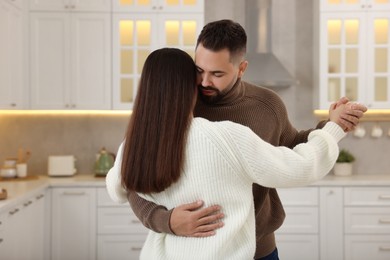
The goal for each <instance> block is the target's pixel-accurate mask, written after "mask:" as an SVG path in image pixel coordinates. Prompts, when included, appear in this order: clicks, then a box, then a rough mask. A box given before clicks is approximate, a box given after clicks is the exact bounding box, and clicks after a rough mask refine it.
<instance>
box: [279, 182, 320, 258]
mask: <svg viewBox="0 0 390 260" xmlns="http://www.w3.org/2000/svg"><path fill="white" fill-rule="evenodd" d="M278 194H279V197H280V200H281V201H282V204H283V207H284V210H285V212H286V219H285V221H284V223H283V225H282V226H281V227H280V228H279V229H278V230H277V232H276V244H277V247H278V252H279V256H280V258H281V259H291V260H295V259H296V260H299V259H313V260H315V259H319V234H318V233H319V230H318V226H319V216H318V188H316V187H305V188H289V189H278Z"/></svg>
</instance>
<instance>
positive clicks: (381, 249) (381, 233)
mask: <svg viewBox="0 0 390 260" xmlns="http://www.w3.org/2000/svg"><path fill="white" fill-rule="evenodd" d="M344 206H345V207H344V234H345V241H344V242H345V259H346V260H352V259H353V260H361V259H378V260H382V259H383V260H384V259H390V190H389V187H375V188H373V187H348V188H345V190H344Z"/></svg>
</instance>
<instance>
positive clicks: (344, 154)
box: [333, 149, 355, 176]
mask: <svg viewBox="0 0 390 260" xmlns="http://www.w3.org/2000/svg"><path fill="white" fill-rule="evenodd" d="M354 161H355V156H353V155H352V154H351V153H350V152H349V151H348V150H346V149H341V150H340V152H339V157H338V158H337V161H336V164H335V165H334V168H333V173H334V175H337V176H349V175H352V165H353V164H352V163H353V162H354Z"/></svg>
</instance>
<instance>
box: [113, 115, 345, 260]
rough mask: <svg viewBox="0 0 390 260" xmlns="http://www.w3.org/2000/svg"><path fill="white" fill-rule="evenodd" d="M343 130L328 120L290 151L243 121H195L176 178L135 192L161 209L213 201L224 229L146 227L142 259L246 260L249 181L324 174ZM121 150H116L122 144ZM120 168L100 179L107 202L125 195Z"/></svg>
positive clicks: (250, 247)
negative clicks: (187, 231)
mask: <svg viewBox="0 0 390 260" xmlns="http://www.w3.org/2000/svg"><path fill="white" fill-rule="evenodd" d="M344 135H345V133H344V132H343V131H342V129H341V128H340V127H339V126H338V125H337V124H335V123H332V122H329V123H327V125H326V126H325V127H324V129H323V130H317V131H314V132H312V133H311V134H310V136H309V141H308V142H307V143H305V144H301V145H298V146H296V147H295V148H294V149H293V150H291V149H288V148H286V147H274V146H272V145H270V144H268V143H266V142H265V141H263V140H261V139H260V138H258V136H257V135H256V134H255V133H253V132H252V131H251V130H250V129H249V128H247V127H244V126H242V125H239V124H234V123H232V122H228V121H224V122H217V123H216V122H215V123H213V122H210V121H208V120H205V119H203V118H195V119H194V120H193V121H192V124H191V128H190V132H189V136H188V142H187V146H186V160H185V162H186V163H185V166H184V170H183V173H182V175H181V177H180V179H179V181H178V182H177V183H175V184H173V185H171V186H170V187H169V188H168V189H166V190H165V191H164V192H160V193H153V194H149V195H146V194H140V195H141V196H143V197H144V198H145V199H147V200H149V201H152V202H155V203H157V204H160V205H164V206H165V207H167V208H172V207H175V206H176V205H181V204H184V203H189V202H192V201H194V200H197V199H199V198H202V199H203V200H204V201H205V202H207V205H213V204H219V205H221V206H222V208H223V212H224V214H225V218H224V223H225V226H224V227H223V228H221V229H219V230H217V234H216V235H215V236H212V237H207V238H190V237H180V236H174V235H170V234H165V233H156V232H153V231H150V232H149V235H148V237H147V239H146V242H145V244H144V247H143V249H142V251H141V259H161V260H163V259H166V260H174V259H252V258H253V256H254V253H255V249H256V239H255V236H256V234H255V215H254V203H253V199H252V197H253V195H252V183H253V182H257V183H259V184H261V185H262V186H266V187H294V186H302V185H307V184H309V183H311V182H313V181H315V180H318V179H320V178H322V177H323V176H324V175H326V174H327V173H328V172H329V171H330V169H331V168H332V166H333V164H334V163H335V161H336V159H337V156H338V146H337V142H338V141H339V140H340V139H341V138H342V137H343V136H344ZM119 149H120V150H119V151H118V154H119V155H121V154H122V151H121V149H123V147H122V145H121V147H120V148H119ZM119 158H120V159H121V157H119ZM118 165H119V166H120V164H116V166H114V167H118ZM118 172H120V170H119V169H114V170H112V171H110V172H109V174H108V176H107V178H106V180H107V190H108V192H109V194H110V196H111V197H112V198H113V199H114V198H120V197H121V196H122V195H121V194H123V190H121V188H119V187H118V182H117V181H116V180H117V177H113V176H112V175H115V174H118ZM117 192H119V193H120V194H116V193H117ZM122 198H123V197H122ZM207 205H206V206H207Z"/></svg>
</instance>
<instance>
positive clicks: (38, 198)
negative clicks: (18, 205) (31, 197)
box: [35, 194, 45, 200]
mask: <svg viewBox="0 0 390 260" xmlns="http://www.w3.org/2000/svg"><path fill="white" fill-rule="evenodd" d="M43 197H45V195H43V194H40V195H38V196H36V197H35V198H36V199H37V200H40V199H42V198H43Z"/></svg>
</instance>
